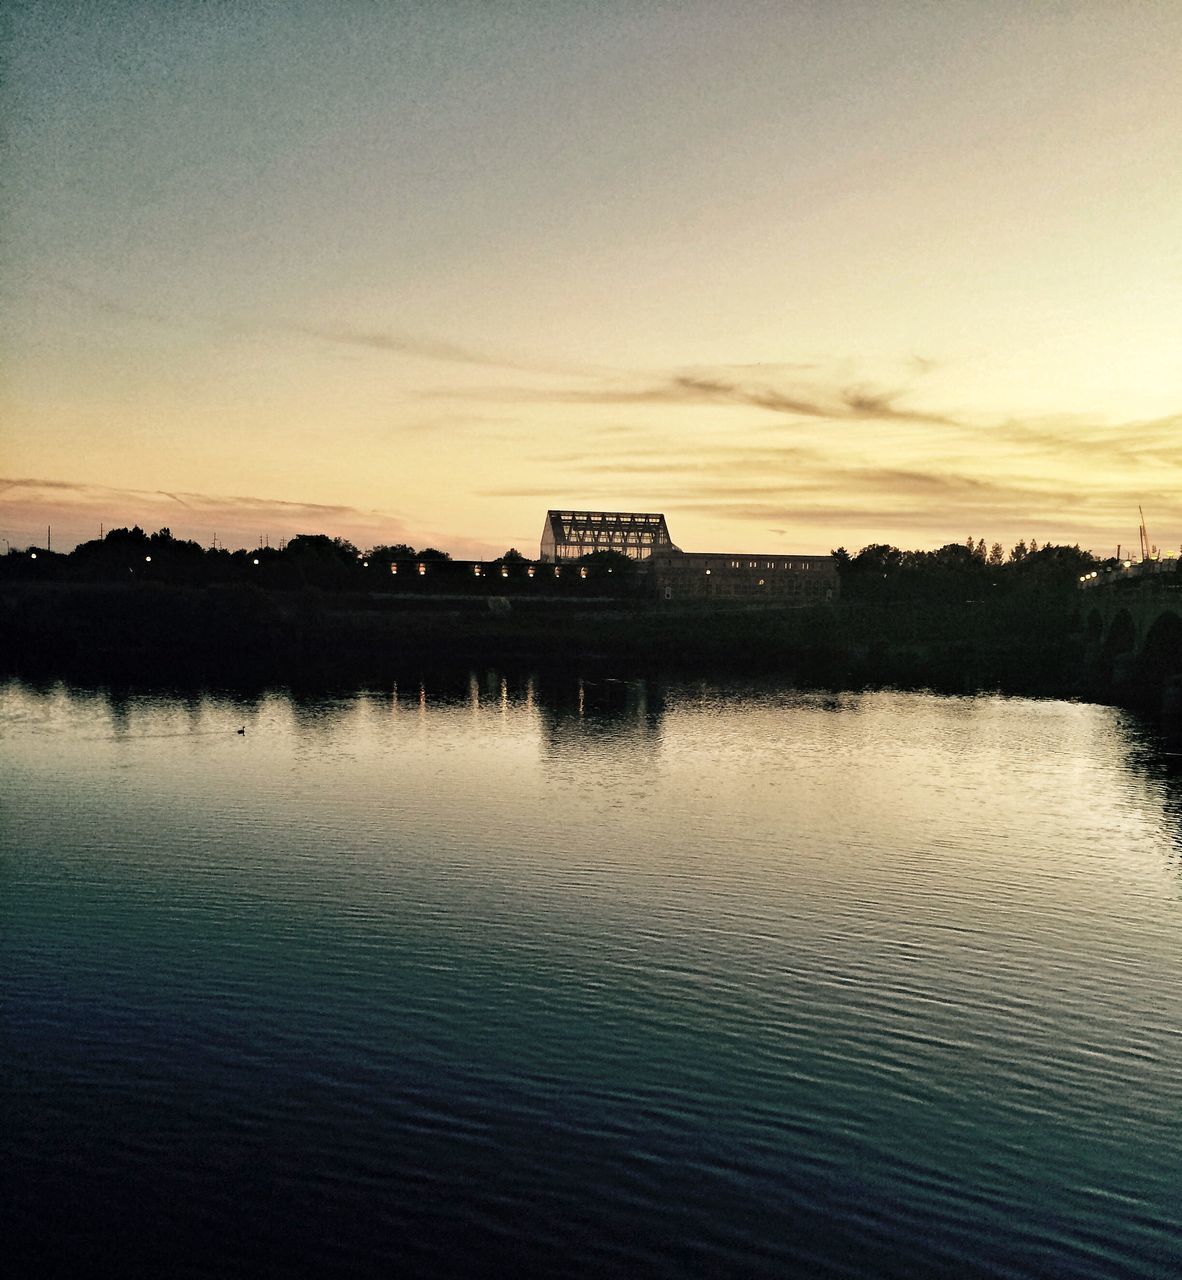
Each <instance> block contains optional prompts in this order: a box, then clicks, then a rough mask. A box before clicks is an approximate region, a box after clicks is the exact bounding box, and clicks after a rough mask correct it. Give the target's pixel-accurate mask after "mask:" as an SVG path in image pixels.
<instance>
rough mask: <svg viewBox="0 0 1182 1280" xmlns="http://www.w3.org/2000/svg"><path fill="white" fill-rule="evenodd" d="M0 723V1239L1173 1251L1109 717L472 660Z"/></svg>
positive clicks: (466, 1261)
mask: <svg viewBox="0 0 1182 1280" xmlns="http://www.w3.org/2000/svg"><path fill="white" fill-rule="evenodd" d="M240 729H242V730H245V732H239V730H240ZM0 733H2V743H3V746H2V750H3V769H4V788H3V807H2V810H0V824H2V825H0V837H2V842H3V843H2V870H3V879H2V892H3V898H2V904H3V905H2V915H0V925H2V940H0V959H2V965H3V1037H2V1041H0V1081H2V1083H0V1089H2V1090H3V1125H2V1127H0V1157H2V1163H3V1168H4V1182H5V1188H4V1198H5V1201H6V1205H7V1210H6V1216H7V1218H8V1225H7V1227H6V1229H5V1244H4V1251H5V1256H6V1257H7V1258H8V1259H9V1261H10V1262H12V1261H14V1260H15V1261H16V1262H17V1264H18V1270H17V1271H16V1272H14V1273H12V1274H21V1275H30V1276H32V1275H37V1276H44V1275H51V1274H52V1275H59V1274H60V1275H68V1276H71V1277H83V1276H88V1275H98V1274H116V1275H122V1276H131V1275H153V1276H162V1275H167V1276H219V1277H222V1276H261V1275H266V1276H276V1277H278V1276H297V1275H350V1276H354V1275H355V1276H368V1275H374V1276H379V1275H381V1276H399V1277H402V1276H417V1275H421V1276H445V1275H472V1276H479V1275H497V1276H527V1275H546V1276H564V1275H572V1276H573V1275H594V1276H610V1275H620V1276H631V1277H648V1276H653V1277H659V1276H667V1277H679V1276H710V1277H715V1276H767V1277H791V1276H797V1275H800V1276H810V1277H829V1276H882V1277H900V1278H902V1277H923V1276H957V1277H975V1276H997V1277H1043V1276H1063V1277H1077V1276H1078V1277H1085V1276H1086V1277H1097V1278H1099V1277H1104V1278H1105V1280H1108V1278H1110V1277H1126V1276H1127V1277H1166V1276H1174V1275H1176V1274H1178V1269H1179V1265H1180V1260H1182V1196H1180V1195H1179V1190H1180V1188H1182V1035H1180V1028H1182V769H1180V768H1179V764H1180V761H1179V757H1178V756H1177V754H1175V752H1176V744H1174V747H1173V748H1171V744H1170V743H1168V742H1166V741H1165V740H1163V738H1162V737H1161V736H1160V735H1159V734H1158V733H1157V732H1156V731H1155V730H1154V729H1153V728H1152V727H1151V726H1148V725H1146V724H1144V723H1142V722H1140V721H1138V720H1137V719H1136V718H1135V717H1133V716H1131V715H1129V714H1128V713H1125V712H1122V711H1119V710H1115V709H1113V708H1109V707H1100V706H1094V705H1086V704H1075V703H1068V702H1055V701H1033V700H1021V699H1006V698H1002V697H965V698H948V697H937V696H934V695H927V694H922V693H892V692H882V693H860V694H842V695H833V694H817V693H806V692H798V691H795V690H792V689H789V688H782V687H777V686H775V685H769V684H752V683H744V684H737V683H736V684H732V685H727V684H721V683H715V684H669V685H664V686H661V685H658V684H654V683H651V682H650V683H647V684H646V683H644V682H638V681H610V680H599V681H593V682H592V681H579V680H577V679H576V678H575V677H573V676H571V677H569V678H558V677H549V678H547V679H542V678H541V677H537V678H534V677H522V678H520V679H507V678H503V677H502V676H500V675H498V674H496V673H489V672H481V673H478V674H475V675H467V674H461V675H458V676H456V677H455V678H454V679H450V680H435V681H432V682H431V683H430V684H429V685H426V686H424V685H420V684H418V683H417V682H415V681H411V682H407V683H401V684H399V685H397V686H395V687H387V688H382V689H370V690H364V691H360V692H358V691H355V690H350V691H342V692H337V693H324V692H318V693H299V692H293V691H289V690H270V691H263V692H258V693H254V694H244V693H234V692H222V693H218V692H201V693H192V692H186V691H173V692H143V691H141V692H135V691H112V690H105V689H85V688H77V687H67V686H63V685H57V684H44V685H30V684H25V683H21V682H17V681H13V682H10V683H8V684H6V685H4V686H2V687H0Z"/></svg>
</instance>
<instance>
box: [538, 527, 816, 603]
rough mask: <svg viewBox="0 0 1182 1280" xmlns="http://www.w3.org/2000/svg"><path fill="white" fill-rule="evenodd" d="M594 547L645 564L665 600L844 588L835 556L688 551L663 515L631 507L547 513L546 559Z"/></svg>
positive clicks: (801, 597)
mask: <svg viewBox="0 0 1182 1280" xmlns="http://www.w3.org/2000/svg"><path fill="white" fill-rule="evenodd" d="M594 551H618V552H621V553H622V554H624V555H626V556H629V557H630V558H631V559H633V560H639V561H641V562H643V565H644V569H645V572H646V573H647V575H648V579H649V583H650V585H651V589H652V594H653V595H655V596H656V597H657V599H658V600H668V601H677V600H686V601H688V600H718V601H725V600H733V601H752V602H754V601H759V600H764V601H768V602H769V603H770V602H773V601H774V602H776V603H780V604H785V603H792V604H822V603H824V602H825V601H828V600H834V599H836V597H837V593H838V586H839V584H838V577H837V561H836V560H834V558H833V557H832V556H803V555H786V554H784V553H783V552H777V553H775V554H772V553H770V552H767V553H763V552H761V553H759V554H756V553H753V552H721V551H717V552H715V551H705V552H701V551H695V552H689V551H682V550H681V549H680V548H678V547H675V546H674V545H673V541H672V539H671V538H670V537H669V526H668V525H667V524H666V522H665V517H664V516H663V515H659V514H655V513H652V512H629V511H548V512H547V513H546V523H545V526H544V527H543V529H542V547H541V559H542V560H544V561H548V562H552V563H553V564H555V565H557V564H559V563H560V562H561V561H563V560H575V559H578V558H579V557H580V556H585V555H587V554H589V553H591V552H594Z"/></svg>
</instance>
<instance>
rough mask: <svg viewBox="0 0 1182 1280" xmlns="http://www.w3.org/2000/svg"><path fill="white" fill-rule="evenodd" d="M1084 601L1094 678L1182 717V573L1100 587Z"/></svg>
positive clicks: (1082, 607) (1089, 661) (1089, 591)
mask: <svg viewBox="0 0 1182 1280" xmlns="http://www.w3.org/2000/svg"><path fill="white" fill-rule="evenodd" d="M1083 596H1084V598H1083V600H1082V601H1081V602H1080V612H1081V615H1082V621H1083V626H1084V635H1085V658H1086V663H1087V666H1088V672H1089V676H1090V678H1091V679H1092V680H1094V681H1095V682H1096V683H1098V684H1099V685H1100V686H1101V687H1104V688H1108V689H1112V690H1114V691H1116V692H1123V693H1129V694H1133V695H1135V696H1137V697H1138V698H1139V700H1143V701H1145V702H1147V703H1149V704H1156V705H1160V706H1161V707H1162V709H1163V710H1168V711H1172V712H1175V713H1177V712H1179V711H1182V573H1179V574H1173V575H1168V576H1167V575H1161V576H1158V577H1155V578H1151V579H1148V580H1145V579H1142V580H1139V581H1117V582H1114V583H1111V584H1109V583H1103V582H1100V583H1097V584H1096V585H1095V586H1093V587H1090V588H1089V589H1087V590H1086V591H1085V592H1084V593H1083Z"/></svg>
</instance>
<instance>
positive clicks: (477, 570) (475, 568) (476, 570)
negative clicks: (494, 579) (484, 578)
mask: <svg viewBox="0 0 1182 1280" xmlns="http://www.w3.org/2000/svg"><path fill="white" fill-rule="evenodd" d="M472 572H473V573H474V574H475V575H476V576H477V577H478V578H479V577H480V566H479V565H478V564H474V565H473V566H472Z"/></svg>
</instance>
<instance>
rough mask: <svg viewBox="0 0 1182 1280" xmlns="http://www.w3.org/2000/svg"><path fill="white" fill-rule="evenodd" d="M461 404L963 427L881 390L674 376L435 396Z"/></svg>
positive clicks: (706, 375)
mask: <svg viewBox="0 0 1182 1280" xmlns="http://www.w3.org/2000/svg"><path fill="white" fill-rule="evenodd" d="M435 394H437V395H442V396H448V397H457V398H462V399H477V400H487V401H494V402H501V403H516V404H531V403H532V404H568V405H686V406H719V405H736V406H740V407H743V406H745V407H750V408H754V409H763V410H766V411H769V412H771V413H776V414H780V415H783V416H787V417H790V418H808V419H816V420H821V421H826V422H849V423H856V422H894V423H927V424H929V425H932V426H943V427H955V426H961V425H963V424H962V423H961V422H960V421H959V420H957V419H956V418H953V417H950V416H949V415H947V414H942V413H932V412H929V411H927V410H923V409H915V408H911V407H909V406H908V405H906V404H904V403H902V399H903V396H904V394H905V392H904V391H902V390H885V389H881V388H875V387H870V386H867V385H863V384H850V385H845V386H837V387H827V386H822V385H814V386H799V387H791V386H771V385H768V384H766V383H759V382H754V381H750V382H748V381H740V380H736V379H732V378H726V377H723V376H721V375H720V374H717V373H713V372H709V373H696V372H695V373H672V374H668V375H661V376H660V377H658V378H656V379H652V380H649V381H647V382H645V383H644V384H642V385H619V384H613V383H611V382H604V383H602V384H601V385H599V386H596V387H541V388H538V387H509V388H505V387H492V388H487V387H486V388H476V389H465V390H463V391H456V390H455V389H451V390H447V391H440V392H436V393H435Z"/></svg>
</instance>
